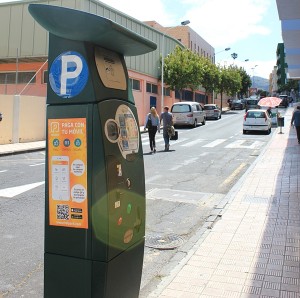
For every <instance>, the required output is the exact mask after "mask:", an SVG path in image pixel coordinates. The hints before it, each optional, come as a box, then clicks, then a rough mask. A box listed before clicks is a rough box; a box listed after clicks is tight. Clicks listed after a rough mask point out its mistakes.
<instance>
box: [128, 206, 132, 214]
mask: <svg viewBox="0 0 300 298" xmlns="http://www.w3.org/2000/svg"><path fill="white" fill-rule="evenodd" d="M131 210H132V206H131V204H128V205H127V213H128V214H130V213H131Z"/></svg>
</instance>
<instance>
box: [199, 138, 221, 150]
mask: <svg viewBox="0 0 300 298" xmlns="http://www.w3.org/2000/svg"><path fill="white" fill-rule="evenodd" d="M225 141H226V139H217V140H215V141H213V142H211V143H208V144H206V145H204V146H202V147H205V148H213V147H216V146H218V145H220V144H222V143H224V142H225Z"/></svg>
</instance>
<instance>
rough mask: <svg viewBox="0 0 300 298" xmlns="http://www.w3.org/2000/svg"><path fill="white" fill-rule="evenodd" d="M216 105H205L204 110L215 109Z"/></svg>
mask: <svg viewBox="0 0 300 298" xmlns="http://www.w3.org/2000/svg"><path fill="white" fill-rule="evenodd" d="M215 108H216V107H215V106H204V110H214V109H215Z"/></svg>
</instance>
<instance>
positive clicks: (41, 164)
mask: <svg viewBox="0 0 300 298" xmlns="http://www.w3.org/2000/svg"><path fill="white" fill-rule="evenodd" d="M44 164H45V163H44V162H42V163H36V164H33V165H29V166H30V167H38V166H43V165H44Z"/></svg>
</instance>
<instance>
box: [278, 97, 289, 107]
mask: <svg viewBox="0 0 300 298" xmlns="http://www.w3.org/2000/svg"><path fill="white" fill-rule="evenodd" d="M279 98H281V99H282V101H281V103H280V104H279V107H280V108H287V107H288V106H289V98H288V96H287V95H283V94H282V95H279Z"/></svg>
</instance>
